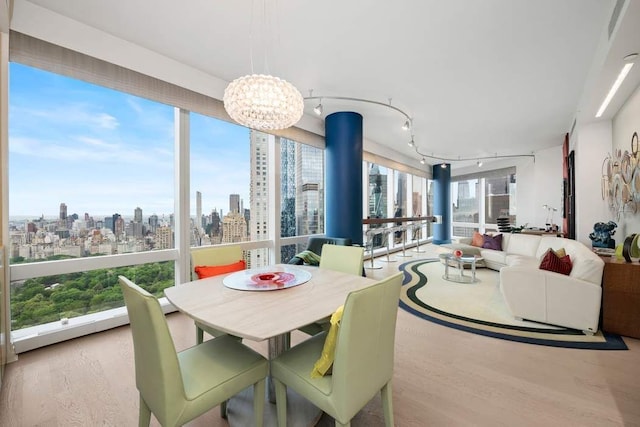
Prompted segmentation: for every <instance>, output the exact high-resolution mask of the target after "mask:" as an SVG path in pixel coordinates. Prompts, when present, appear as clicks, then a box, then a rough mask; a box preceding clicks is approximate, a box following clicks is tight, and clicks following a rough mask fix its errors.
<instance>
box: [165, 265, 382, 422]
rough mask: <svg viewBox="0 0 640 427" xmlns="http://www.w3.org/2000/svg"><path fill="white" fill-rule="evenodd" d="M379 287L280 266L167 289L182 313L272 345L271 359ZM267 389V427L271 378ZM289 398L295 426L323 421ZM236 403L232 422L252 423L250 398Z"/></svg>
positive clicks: (333, 274)
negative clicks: (305, 330)
mask: <svg viewBox="0 0 640 427" xmlns="http://www.w3.org/2000/svg"><path fill="white" fill-rule="evenodd" d="M274 277H275V279H274ZM375 283H376V281H375V280H373V279H369V278H366V277H362V276H356V275H353V274H347V273H342V272H339V271H334V270H328V269H323V268H319V267H312V266H305V265H295V266H293V265H289V264H276V265H271V266H267V267H259V268H251V269H247V270H242V271H240V272H235V273H230V274H226V275H219V276H213V277H209V278H205V279H200V280H194V281H191V282H187V283H183V284H179V285H177V286H174V287H170V288H166V289H165V290H164V293H165V295H166V297H167V300H168V301H169V302H170V303H171V304H172V305H173V306H174V307H175V308H176V309H177V310H179V311H180V312H182V313H184V314H186V315H187V316H189V317H191V318H192V319H194V320H197V321H198V322H200V323H203V324H204V325H207V326H209V327H212V328H214V329H217V330H219V331H222V332H226V333H228V334H230V335H235V336H238V337H241V338H242V339H246V340H251V341H265V340H266V341H268V359H269V360H271V359H273V358H275V357H277V356H278V355H279V354H281V353H282V352H283V351H285V350H286V349H288V348H289V346H290V338H289V337H290V332H291V331H294V330H296V329H298V328H300V327H302V326H305V325H308V324H310V323H314V322H316V321H319V320H321V319H325V318H326V317H328V316H330V315H331V314H332V313H333V312H335V310H336V309H337V308H338V307H339V306H341V305H343V304H344V303H345V300H346V298H347V295H348V294H349V293H350V292H352V291H356V290H359V289H363V288H366V287H368V286H371V285H373V284H375ZM194 335H195V334H194ZM318 356H320V355H318ZM267 385H268V386H267V396H268V402H269V403H271V404H272V405H269V404H267V405H265V407H266V410H265V424H264V425H265V426H269V425H275V424H272V423H273V422H275V421H274V420H275V405H273V403H275V392H274V387H273V383H272V382H271V381H270V378H268V379H267ZM250 392H251V390H250V389H248V390H247V391H246V393H250ZM287 394H288V397H289V398H291V399H293V400H290V401H289V404H288V409H287V412H288V413H289V415H290V416H291V417H289V418H288V421H289V423H288V424H289V425H296V426H297V425H305V426H306V425H310V422H309V421H310V420H309V418H312V417H316V418H319V416H320V415H321V412H319V409H317V408H315V407H313V405H311V403H310V402H307V401H306V400H305V399H303V398H302V397H301V396H296V395H295V393H294V392H293V391H292V390H288V391H287ZM292 394H293V396H292ZM234 399H235V398H234ZM234 399H232V400H231V401H230V402H229V404H228V416H229V424H230V425H243V423H245V422H249V423H250V420H251V415H250V413H251V408H252V406H251V399H250V396H240V397H239V398H238V399H237V400H239V401H242V402H244V403H243V405H246V406H247V408H246V410H245V409H244V408H239V409H238V410H235V409H234V406H233V402H232V401H233V400H234ZM309 405H310V406H311V407H309V408H305V406H309ZM292 409H295V410H292ZM236 417H239V418H242V420H240V419H238V420H235V419H234V418H236ZM270 419H271V420H270ZM296 420H299V421H296ZM232 421H234V422H232Z"/></svg>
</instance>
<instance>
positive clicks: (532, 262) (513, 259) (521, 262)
mask: <svg viewBox="0 0 640 427" xmlns="http://www.w3.org/2000/svg"><path fill="white" fill-rule="evenodd" d="M505 262H506V264H507V265H508V266H509V267H515V266H517V267H529V268H538V267H539V266H540V261H538V260H537V259H536V258H533V257H530V256H524V255H516V254H507V256H506V257H505Z"/></svg>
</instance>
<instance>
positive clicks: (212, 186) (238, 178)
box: [189, 113, 267, 246]
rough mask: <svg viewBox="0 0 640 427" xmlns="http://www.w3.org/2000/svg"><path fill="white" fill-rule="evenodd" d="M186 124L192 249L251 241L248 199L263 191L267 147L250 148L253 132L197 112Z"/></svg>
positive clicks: (264, 186)
mask: <svg viewBox="0 0 640 427" xmlns="http://www.w3.org/2000/svg"><path fill="white" fill-rule="evenodd" d="M189 122H190V132H189V148H190V159H189V172H190V188H191V191H190V193H191V194H190V207H191V212H190V216H191V218H192V222H191V227H190V236H189V237H190V243H191V244H190V246H207V245H217V244H222V243H238V242H246V241H249V239H250V228H249V225H250V224H249V221H250V219H251V214H252V212H251V210H250V207H249V200H250V197H249V195H250V193H251V192H252V191H255V193H256V194H257V195H258V196H260V197H262V194H263V193H265V196H266V192H267V186H266V175H264V177H265V179H264V180H263V179H262V176H263V175H262V173H263V168H264V171H265V172H266V155H267V149H266V146H264V147H263V146H254V145H253V144H251V140H250V135H251V132H250V130H249V129H247V128H245V127H243V126H239V125H235V124H232V123H228V122H225V121H223V120H219V119H216V118H213V117H208V116H205V115H202V114H198V113H191V114H190V120H189ZM250 156H253V159H251V158H250ZM252 163H254V165H253V168H254V169H256V173H255V175H252V173H251V171H250V168H251V165H252ZM263 163H264V165H263ZM258 176H259V177H260V179H259V180H258V181H257V182H255V183H253V187H252V186H251V181H252V177H258ZM257 231H261V230H260V229H258V230H257Z"/></svg>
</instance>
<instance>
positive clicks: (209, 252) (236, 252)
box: [191, 245, 242, 344]
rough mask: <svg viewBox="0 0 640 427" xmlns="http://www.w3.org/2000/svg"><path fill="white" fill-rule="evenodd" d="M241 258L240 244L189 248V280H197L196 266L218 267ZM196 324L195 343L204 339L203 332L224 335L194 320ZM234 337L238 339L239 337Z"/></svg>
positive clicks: (217, 335)
mask: <svg viewBox="0 0 640 427" xmlns="http://www.w3.org/2000/svg"><path fill="white" fill-rule="evenodd" d="M241 259H242V248H240V246H237V245H235V246H233V245H223V246H210V247H206V248H198V249H192V250H191V280H198V279H199V277H198V274H197V273H196V267H197V266H211V267H219V266H223V265H231V264H234V263H236V262H238V261H239V260H241ZM194 323H195V325H196V344H200V343H202V341H203V340H204V332H206V333H208V334H209V335H211V336H212V337H219V336H221V335H225V333H224V332H222V331H219V330H217V329H215V328H211V327H209V326H207V325H205V324H203V323H200V322H198V321H197V320H196V321H194ZM236 339H238V340H240V338H239V337H237V338H236Z"/></svg>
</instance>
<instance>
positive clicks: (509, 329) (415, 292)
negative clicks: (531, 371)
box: [399, 259, 627, 350]
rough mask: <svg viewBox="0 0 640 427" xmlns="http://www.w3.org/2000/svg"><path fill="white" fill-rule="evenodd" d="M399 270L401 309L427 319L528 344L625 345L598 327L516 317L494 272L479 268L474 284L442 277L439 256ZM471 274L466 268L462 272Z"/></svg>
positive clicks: (620, 347)
mask: <svg viewBox="0 0 640 427" xmlns="http://www.w3.org/2000/svg"><path fill="white" fill-rule="evenodd" d="M399 269H400V271H402V272H403V273H404V281H403V286H402V291H401V294H400V307H401V308H403V309H404V310H406V311H408V312H409V313H412V314H414V315H416V316H418V317H421V318H423V319H425V320H429V321H431V322H434V323H437V324H440V325H443V326H447V327H450V328H455V329H458V330H461V331H466V332H471V333H475V334H480V335H485V336H488V337H493V338H500V339H506V340H511V341H518V342H522V343H528V344H539V345H548V346H553V347H566V348H579V349H591V350H626V349H627V346H626V344H625V343H624V341H623V340H622V338H621V337H620V336H618V335H615V334H609V333H606V332H604V333H603V332H602V331H598V333H596V334H594V335H585V334H584V333H583V332H582V331H578V330H575V329H567V328H562V327H557V326H552V325H546V324H541V323H536V322H529V321H526V320H525V321H519V320H516V319H515V318H514V317H513V316H512V315H511V314H510V313H509V310H508V309H507V306H506V304H505V302H504V300H503V298H502V293H501V292H500V285H499V274H498V272H496V271H493V270H490V269H486V268H479V269H478V270H477V272H476V277H477V279H478V281H477V282H476V283H456V282H450V281H447V280H444V279H443V278H442V276H443V274H444V266H443V265H442V264H441V263H440V262H439V261H438V260H437V259H427V260H425V259H422V260H417V261H411V262H407V263H404V264H402V265H400V266H399ZM450 273H451V269H450ZM453 274H455V269H454V270H453ZM470 274H471V272H470V271H468V270H467V271H465V275H470Z"/></svg>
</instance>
